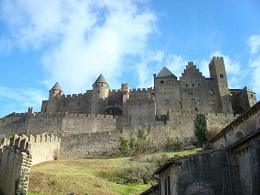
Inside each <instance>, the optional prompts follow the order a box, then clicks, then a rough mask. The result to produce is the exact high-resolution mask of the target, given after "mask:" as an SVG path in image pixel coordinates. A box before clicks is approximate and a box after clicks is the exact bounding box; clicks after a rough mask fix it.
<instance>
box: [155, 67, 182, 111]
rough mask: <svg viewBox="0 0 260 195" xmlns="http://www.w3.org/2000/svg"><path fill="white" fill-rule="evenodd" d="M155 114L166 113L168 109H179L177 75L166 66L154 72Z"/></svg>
mask: <svg viewBox="0 0 260 195" xmlns="http://www.w3.org/2000/svg"><path fill="white" fill-rule="evenodd" d="M154 93H155V101H156V114H157V115H167V114H168V110H169V109H180V108H181V105H180V88H179V84H178V81H177V77H176V76H175V75H174V74H173V73H172V72H171V71H170V70H169V69H167V68H166V67H163V68H162V70H161V71H160V72H159V74H158V75H156V74H154Z"/></svg>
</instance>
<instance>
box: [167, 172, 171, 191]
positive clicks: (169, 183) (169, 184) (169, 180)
mask: <svg viewBox="0 0 260 195" xmlns="http://www.w3.org/2000/svg"><path fill="white" fill-rule="evenodd" d="M167 191H168V194H171V178H170V176H168V190H167Z"/></svg>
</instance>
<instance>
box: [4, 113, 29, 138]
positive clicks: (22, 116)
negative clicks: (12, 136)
mask: <svg viewBox="0 0 260 195" xmlns="http://www.w3.org/2000/svg"><path fill="white" fill-rule="evenodd" d="M26 118H27V113H12V114H10V115H8V116H6V117H3V118H0V134H9V133H24V132H25V125H26Z"/></svg>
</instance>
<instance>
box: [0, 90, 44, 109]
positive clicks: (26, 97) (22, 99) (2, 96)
mask: <svg viewBox="0 0 260 195" xmlns="http://www.w3.org/2000/svg"><path fill="white" fill-rule="evenodd" d="M46 98H47V97H46V93H45V92H43V91H41V90H38V89H34V88H26V89H18V88H8V87H5V86H1V85H0V102H1V101H2V100H5V102H8V103H7V104H4V105H2V109H4V110H5V112H3V110H1V112H0V114H2V113H10V112H13V111H14V110H15V111H16V112H20V111H23V112H25V111H27V108H28V107H31V106H32V105H35V107H34V109H35V110H36V111H40V107H41V102H42V100H44V99H46ZM14 104H15V106H12V105H14ZM14 108H15V109H14Z"/></svg>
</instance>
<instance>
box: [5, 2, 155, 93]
mask: <svg viewBox="0 0 260 195" xmlns="http://www.w3.org/2000/svg"><path fill="white" fill-rule="evenodd" d="M143 3H144V4H142V3H138V4H137V3H135V2H134V1H131V0H124V1H121V0H114V1H112V0H111V1H109V0H100V1H91V0H82V1H73V0H70V1H62V0H60V1H51V0H46V1H40V0H38V1H26V0H20V1H18V0H17V1H4V2H3V3H2V4H3V6H2V9H1V11H2V18H3V19H4V20H5V21H6V22H7V23H8V24H9V26H10V31H11V32H12V33H11V35H12V38H15V42H17V44H18V45H19V46H20V47H22V48H25V49H26V48H32V47H33V48H38V49H42V48H43V49H44V50H45V49H46V48H48V50H47V51H46V50H45V53H44V55H43V58H42V63H43V65H44V69H45V70H46V72H47V76H48V77H49V78H50V79H48V80H49V81H46V83H50V82H51V83H53V84H54V83H55V82H56V81H59V82H60V83H61V86H62V88H63V89H64V91H65V92H66V91H67V92H70V93H71V92H78V91H82V90H85V89H86V88H87V89H89V87H90V86H91V85H92V82H93V81H94V80H95V79H96V78H97V77H98V75H99V74H100V73H101V71H102V72H103V74H104V75H105V77H106V79H107V80H108V81H110V82H109V84H110V85H112V86H114V85H118V80H117V78H118V77H119V76H120V75H121V74H122V70H124V69H125V68H128V67H125V66H126V65H125V64H124V60H125V59H126V58H127V57H128V56H133V57H136V56H139V57H140V56H142V55H143V54H144V53H146V52H147V51H146V50H147V40H148V38H149V35H150V34H151V33H153V32H154V31H155V23H156V16H155V15H154V14H153V13H152V12H151V11H149V10H148V9H146V8H145V1H144V2H143ZM140 5H141V7H140ZM128 66H129V64H128ZM132 66H133V65H132ZM86 86H87V87H86ZM48 87H50V86H48Z"/></svg>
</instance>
